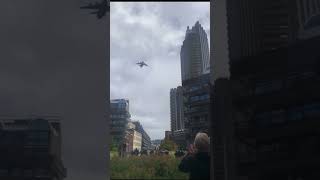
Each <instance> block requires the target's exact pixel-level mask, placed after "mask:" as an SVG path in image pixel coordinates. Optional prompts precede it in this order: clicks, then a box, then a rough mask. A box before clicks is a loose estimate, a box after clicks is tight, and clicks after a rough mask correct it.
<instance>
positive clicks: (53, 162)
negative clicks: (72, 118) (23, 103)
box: [0, 117, 67, 180]
mask: <svg viewBox="0 0 320 180" xmlns="http://www.w3.org/2000/svg"><path fill="white" fill-rule="evenodd" d="M60 126H61V125H60V118H59V117H2V118H1V119H0V159H1V161H0V179H26V180H29V179H30V180H31V179H43V180H44V179H46V180H62V179H64V178H65V177H66V172H67V171H66V168H65V167H64V165H63V163H62V160H61V159H62V157H61V129H60V128H61V127H60Z"/></svg>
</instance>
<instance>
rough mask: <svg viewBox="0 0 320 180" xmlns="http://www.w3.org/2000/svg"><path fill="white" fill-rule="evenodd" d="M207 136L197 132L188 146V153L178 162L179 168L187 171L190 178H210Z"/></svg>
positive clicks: (191, 179) (192, 179) (207, 179)
mask: <svg viewBox="0 0 320 180" xmlns="http://www.w3.org/2000/svg"><path fill="white" fill-rule="evenodd" d="M209 142H210V141H209V137H208V135H207V134H206V133H198V134H197V135H196V137H195V139H194V143H193V144H190V145H189V147H188V153H187V154H186V155H185V156H184V157H183V159H182V160H181V162H180V165H179V170H180V171H182V172H186V173H189V179H190V180H195V179H197V180H202V179H203V180H209V179H210V156H209V145H210V143H209Z"/></svg>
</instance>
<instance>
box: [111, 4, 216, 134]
mask: <svg viewBox="0 0 320 180" xmlns="http://www.w3.org/2000/svg"><path fill="white" fill-rule="evenodd" d="M209 10H210V6H209V2H157V3H155V2H152V3H151V2H150V3H145V2H111V13H110V28H111V29H110V33H111V35H110V36H111V39H110V47H111V51H110V52H111V62H110V73H111V74H110V83H111V84H110V96H111V98H112V99H114V98H128V99H129V102H130V113H131V116H132V119H133V120H139V121H140V122H141V124H142V126H143V127H144V129H145V130H146V131H147V133H148V134H149V136H150V137H151V139H160V138H163V137H164V131H165V130H170V98H169V93H170V88H175V87H177V86H179V85H181V71H180V48H181V45H182V42H183V40H184V35H185V31H186V29H187V26H190V27H192V26H193V25H194V24H195V22H196V21H199V22H200V24H201V25H202V26H203V27H204V29H205V30H206V32H207V33H208V32H210V19H209V18H210V12H209ZM207 35H208V39H210V34H207ZM141 60H143V61H145V62H146V63H147V64H148V65H149V67H143V68H140V67H139V66H137V65H136V64H135V63H136V62H138V61H141Z"/></svg>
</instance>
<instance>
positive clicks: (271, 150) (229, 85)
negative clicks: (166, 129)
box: [211, 0, 320, 180]
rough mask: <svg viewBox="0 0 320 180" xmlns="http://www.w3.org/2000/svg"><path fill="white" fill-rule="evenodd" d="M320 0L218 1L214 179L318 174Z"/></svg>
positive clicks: (258, 179)
mask: <svg viewBox="0 0 320 180" xmlns="http://www.w3.org/2000/svg"><path fill="white" fill-rule="evenodd" d="M318 2H319V1H313V0H301V1H300V0H297V1H290V0H260V1H254V0H220V1H219V0H217V1H214V3H213V4H212V6H213V7H214V8H213V18H212V19H211V20H212V21H213V22H214V23H217V24H219V26H214V29H213V31H214V34H213V39H215V41H214V43H213V44H212V45H213V46H214V47H215V54H214V55H213V56H214V57H213V58H214V59H217V61H214V62H212V68H213V72H214V73H213V74H212V77H211V79H212V80H211V82H212V84H214V87H213V89H212V90H213V91H212V96H213V99H214V101H213V106H212V111H213V117H212V124H211V128H212V129H213V136H212V137H213V138H211V139H213V141H212V142H211V144H212V146H211V148H212V149H213V158H212V161H211V162H212V164H213V166H212V167H213V169H212V172H213V173H212V175H213V178H214V179H216V180H231V179H246V180H251V179H252V180H253V179H254V180H266V179H295V180H296V179H318V178H319V173H316V168H317V167H319V164H318V163H317V162H319V161H318V160H315V159H318V158H319V153H316V152H315V151H314V149H318V148H319V143H317V142H319V137H320V136H319V132H318V131H315V130H314V128H319V127H320V126H319V123H318V122H315V121H314V120H313V119H318V118H319V116H318V115H319V112H320V108H319V105H318V103H319V102H318V101H319V93H316V92H319V91H318V90H317V89H318V85H316V84H318V79H319V63H318V61H319V57H320V56H319V55H320V54H319V51H318V50H317V49H318V48H317V47H319V45H320V44H319V42H320V41H319V40H320V39H319V36H318V35H317V34H318V33H319V30H318V28H317V27H319V24H320V23H319V21H318V23H316V22H317V14H318V13H317V12H318V8H317V7H319V6H317V5H319V4H318ZM311 14H313V15H311ZM310 32H311V33H310ZM311 34H312V36H311ZM309 35H310V36H309ZM311 114H312V115H311Z"/></svg>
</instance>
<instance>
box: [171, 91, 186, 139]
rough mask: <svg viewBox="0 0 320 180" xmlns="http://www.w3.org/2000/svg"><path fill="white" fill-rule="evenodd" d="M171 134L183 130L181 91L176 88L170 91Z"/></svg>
mask: <svg viewBox="0 0 320 180" xmlns="http://www.w3.org/2000/svg"><path fill="white" fill-rule="evenodd" d="M170 113H171V115H170V116H171V117H170V118H171V132H172V133H173V132H174V131H177V130H182V129H184V115H183V91H182V87H181V86H178V87H177V88H173V89H171V90H170Z"/></svg>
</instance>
